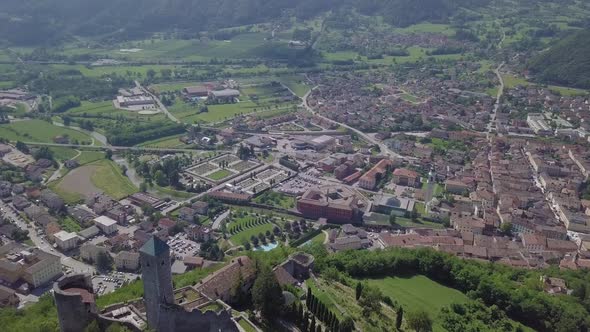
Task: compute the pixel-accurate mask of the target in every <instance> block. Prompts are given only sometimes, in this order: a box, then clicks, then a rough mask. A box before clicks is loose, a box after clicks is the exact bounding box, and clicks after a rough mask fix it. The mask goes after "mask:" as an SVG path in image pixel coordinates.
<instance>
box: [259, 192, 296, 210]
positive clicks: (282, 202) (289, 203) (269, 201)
mask: <svg viewBox="0 0 590 332" xmlns="http://www.w3.org/2000/svg"><path fill="white" fill-rule="evenodd" d="M254 202H256V203H259V204H265V205H270V206H275V207H279V208H283V209H292V208H294V207H295V198H293V197H291V196H287V195H285V194H281V193H277V192H274V191H271V190H268V191H265V192H264V193H263V194H261V195H260V196H258V197H256V198H254Z"/></svg>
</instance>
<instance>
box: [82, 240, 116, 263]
mask: <svg viewBox="0 0 590 332" xmlns="http://www.w3.org/2000/svg"><path fill="white" fill-rule="evenodd" d="M101 254H107V255H108V254H109V251H108V249H107V248H105V247H102V246H97V245H95V244H90V243H86V244H84V245H82V246H81V247H80V258H82V259H83V260H85V261H87V262H91V263H94V262H96V261H97V260H98V256H99V255H101Z"/></svg>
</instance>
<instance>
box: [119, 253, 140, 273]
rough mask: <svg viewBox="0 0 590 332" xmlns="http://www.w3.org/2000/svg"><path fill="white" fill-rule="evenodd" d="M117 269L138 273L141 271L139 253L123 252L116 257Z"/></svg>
mask: <svg viewBox="0 0 590 332" xmlns="http://www.w3.org/2000/svg"><path fill="white" fill-rule="evenodd" d="M115 267H116V268H117V270H123V271H137V270H138V269H139V253H137V252H130V251H125V250H124V251H121V252H119V253H118V254H116V255H115Z"/></svg>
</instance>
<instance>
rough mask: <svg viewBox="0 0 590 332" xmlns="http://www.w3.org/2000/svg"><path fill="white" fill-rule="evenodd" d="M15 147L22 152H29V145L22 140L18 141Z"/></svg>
mask: <svg viewBox="0 0 590 332" xmlns="http://www.w3.org/2000/svg"><path fill="white" fill-rule="evenodd" d="M15 147H16V149H17V150H19V151H20V152H22V153H29V147H28V146H27V145H26V144H25V143H23V142H21V141H17V142H16V145H15Z"/></svg>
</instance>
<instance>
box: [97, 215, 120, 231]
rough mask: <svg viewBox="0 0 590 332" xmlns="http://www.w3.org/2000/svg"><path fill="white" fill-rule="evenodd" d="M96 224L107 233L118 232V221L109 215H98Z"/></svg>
mask: <svg viewBox="0 0 590 332" xmlns="http://www.w3.org/2000/svg"><path fill="white" fill-rule="evenodd" d="M94 224H95V225H96V226H97V227H98V228H99V229H100V230H101V231H102V232H103V233H105V234H107V235H109V234H113V233H116V232H117V221H116V220H113V219H111V218H109V217H107V216H100V217H96V218H95V219H94Z"/></svg>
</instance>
